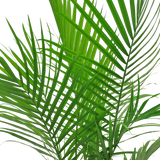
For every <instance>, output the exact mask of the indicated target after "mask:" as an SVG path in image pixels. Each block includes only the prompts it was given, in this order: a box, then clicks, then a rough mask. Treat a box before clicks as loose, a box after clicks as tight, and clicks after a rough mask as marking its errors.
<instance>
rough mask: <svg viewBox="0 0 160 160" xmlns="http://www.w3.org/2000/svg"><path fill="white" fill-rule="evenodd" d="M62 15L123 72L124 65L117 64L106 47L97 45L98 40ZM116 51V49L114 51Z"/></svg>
mask: <svg viewBox="0 0 160 160" xmlns="http://www.w3.org/2000/svg"><path fill="white" fill-rule="evenodd" d="M59 14H60V15H62V16H63V17H65V19H66V20H68V21H69V22H70V23H71V24H72V25H73V26H74V27H76V28H77V29H78V31H80V32H81V33H82V34H83V35H84V36H85V37H86V38H87V39H89V40H90V41H91V42H93V43H94V45H96V46H97V47H98V48H99V49H100V50H101V51H102V53H104V54H105V55H106V57H107V58H108V59H109V60H110V61H111V62H112V63H113V64H114V65H116V66H117V67H118V68H119V69H121V70H122V71H123V70H124V68H123V67H122V65H121V64H120V62H117V61H116V60H115V59H114V58H113V57H112V56H110V55H109V54H107V53H106V52H105V50H104V47H103V46H102V45H100V43H97V41H96V40H94V39H93V38H92V37H91V36H89V35H88V33H87V32H85V31H84V30H83V29H81V28H80V27H79V26H78V25H76V24H75V23H73V22H72V20H70V19H69V18H68V17H67V16H65V15H64V14H63V13H59ZM113 50H114V49H113Z"/></svg>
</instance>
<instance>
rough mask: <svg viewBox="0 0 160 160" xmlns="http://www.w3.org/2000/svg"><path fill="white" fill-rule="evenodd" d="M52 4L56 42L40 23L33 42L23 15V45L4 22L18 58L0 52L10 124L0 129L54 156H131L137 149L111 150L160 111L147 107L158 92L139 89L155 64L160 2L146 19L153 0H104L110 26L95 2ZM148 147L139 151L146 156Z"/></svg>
mask: <svg viewBox="0 0 160 160" xmlns="http://www.w3.org/2000/svg"><path fill="white" fill-rule="evenodd" d="M49 2H50V4H51V8H52V11H53V14H54V17H55V20H56V23H57V26H58V29H59V33H60V43H56V42H54V41H53V40H52V34H51V31H50V27H49V26H48V30H49V36H50V39H49V40H48V39H45V37H44V31H43V27H42V24H40V28H41V38H40V39H39V40H37V39H36V37H35V35H34V31H33V29H32V25H31V21H30V19H29V17H28V23H29V34H28V33H27V31H26V28H25V27H24V25H22V29H23V32H24V36H25V38H26V41H27V45H28V46H26V45H25V44H24V43H23V42H22V41H21V40H20V39H19V38H18V36H17V35H16V33H15V32H14V30H13V28H12V26H11V24H10V23H9V21H7V22H8V25H9V27H10V29H11V32H12V33H13V36H14V38H15V40H16V43H17V45H18V47H19V50H20V53H21V56H22V59H21V58H20V57H18V54H17V53H16V52H15V51H13V50H12V49H10V52H11V55H12V58H11V57H9V56H8V55H7V53H5V51H4V50H1V53H2V55H3V57H0V64H1V66H0V70H1V74H0V85H1V88H0V101H2V102H4V104H3V105H1V106H0V108H1V109H2V110H1V111H0V117H1V118H2V120H1V122H2V123H5V124H7V125H9V126H12V128H1V129H0V131H1V132H5V133H8V134H11V135H13V136H15V137H17V138H19V139H21V140H22V141H23V142H24V141H25V142H24V143H26V144H27V145H30V146H31V147H32V148H34V149H36V150H37V151H39V152H40V153H41V154H43V155H45V156H50V157H52V158H54V159H59V160H64V159H78V158H84V159H110V158H112V157H113V156H114V155H118V154H120V155H124V158H126V156H125V154H131V155H132V157H133V158H132V159H135V158H134V157H135V156H136V151H128V152H127V151H124V152H118V151H117V152H115V150H116V148H118V147H119V143H121V142H122V141H121V139H122V137H123V136H124V134H125V133H126V132H128V131H131V130H132V129H134V128H139V127H146V126H147V125H148V126H149V124H146V125H145V124H143V125H135V126H134V123H135V122H139V121H141V120H144V119H148V118H151V117H157V116H160V115H159V104H158V105H155V106H153V107H152V108H150V109H148V110H146V111H144V108H145V106H146V104H147V102H148V101H149V100H150V99H152V98H153V97H155V96H157V95H158V94H156V95H147V94H145V95H141V94H140V90H141V88H142V86H143V83H144V82H145V80H146V79H147V78H148V76H149V75H150V73H151V71H152V70H153V68H154V67H155V66H156V65H157V63H159V59H158V54H159V37H160V36H159V30H158V28H159V22H160V21H159V20H160V19H159V15H160V4H158V6H157V9H156V10H155V12H154V15H153V17H150V12H151V11H152V10H153V6H154V2H155V1H153V3H151V4H150V3H149V1H148V0H146V1H143V0H142V1H139V0H138V1H133V0H130V1H129V2H130V3H129V4H130V10H128V9H127V7H126V3H125V1H123V0H118V6H116V5H115V3H114V2H113V1H110V0H106V3H105V5H106V6H108V9H109V10H110V12H111V14H112V16H113V20H114V21H115V24H116V28H117V29H116V30H113V27H112V26H111V24H109V23H108V22H107V20H106V17H105V16H103V15H102V11H103V9H101V10H100V11H98V9H97V2H95V1H90V0H85V1H84V2H83V3H82V4H80V3H79V2H80V1H77V0H63V1H62V0H58V1H57V0H50V1H49ZM86 8H89V9H88V11H87V10H86ZM117 8H119V9H120V10H118V9H117ZM78 14H80V18H79V19H78V20H77V15H78ZM95 17H96V19H97V21H96V20H95ZM120 17H122V18H120ZM130 17H131V18H130ZM155 37H156V38H155ZM151 42H152V46H151V47H149V48H148V44H149V43H151ZM28 48H29V49H28ZM137 75H139V76H138V78H137ZM142 98H146V99H145V100H144V101H143V103H142V104H140V102H139V101H140V99H142ZM150 125H152V126H157V124H150ZM144 134H145V133H144ZM137 136H140V134H138V135H136V136H135V137H137ZM135 137H134V136H133V137H132V138H135ZM157 142H158V140H157V141H156V142H155V143H154V145H153V148H154V151H155V150H156V149H157V148H158V146H157V145H156V143H157ZM147 146H148V143H147V144H146V145H145V147H143V149H140V150H139V152H138V154H137V155H140V154H141V155H144V154H143V152H144V151H147V150H146V148H147ZM155 146H156V147H155ZM147 153H148V157H149V156H150V154H152V153H153V152H152V151H151V149H148V152H147ZM148 157H147V158H148Z"/></svg>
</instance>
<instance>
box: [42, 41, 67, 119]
mask: <svg viewBox="0 0 160 160" xmlns="http://www.w3.org/2000/svg"><path fill="white" fill-rule="evenodd" d="M63 50H64V43H63V44H62V48H61V51H60V57H59V63H58V71H57V73H56V78H55V79H54V82H53V84H52V87H51V90H50V92H49V95H48V96H47V99H46V101H45V104H44V107H43V110H42V116H43V115H44V114H45V112H46V109H47V108H48V104H49V100H50V99H51V96H52V93H53V90H54V88H55V85H56V83H57V80H58V76H59V73H60V69H61V63H62V55H63ZM50 114H52V113H51V112H50ZM50 114H49V115H48V116H47V119H46V122H47V120H48V119H49V118H50Z"/></svg>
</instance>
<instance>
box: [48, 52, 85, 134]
mask: <svg viewBox="0 0 160 160" xmlns="http://www.w3.org/2000/svg"><path fill="white" fill-rule="evenodd" d="M79 55H80V53H79V54H77V55H76V56H75V58H74V60H73V62H72V63H71V65H70V67H69V69H68V71H67V74H66V77H65V79H64V83H63V85H62V86H61V89H60V91H59V93H58V95H57V97H56V99H55V100H54V101H55V103H53V104H52V106H55V104H56V103H57V100H58V98H59V96H60V95H61V94H62V91H63V90H64V88H65V86H66V84H67V81H68V77H69V75H70V73H71V71H72V69H73V65H74V63H75V62H76V61H77V59H78V57H79ZM85 64H86V63H84V64H83V66H82V67H81V68H80V70H79V71H78V73H77V74H76V76H75V78H74V81H73V83H72V85H71V87H70V88H69V90H68V92H67V94H66V95H65V97H64V99H63V100H62V102H61V104H60V106H59V107H58V109H57V112H56V115H55V116H54V118H53V120H52V123H51V127H50V130H52V129H53V126H54V124H55V123H56V121H57V118H58V117H59V115H60V113H61V111H62V108H63V106H64V104H65V102H66V100H67V98H68V96H69V95H70V93H71V92H72V89H73V86H74V84H75V83H76V81H77V79H78V77H79V75H80V73H81V71H82V70H83V68H84V66H85ZM51 111H52V110H51ZM52 112H53V111H52ZM58 126H59V125H58ZM58 128H59V127H57V128H56V130H55V133H56V131H57V130H58Z"/></svg>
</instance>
